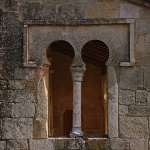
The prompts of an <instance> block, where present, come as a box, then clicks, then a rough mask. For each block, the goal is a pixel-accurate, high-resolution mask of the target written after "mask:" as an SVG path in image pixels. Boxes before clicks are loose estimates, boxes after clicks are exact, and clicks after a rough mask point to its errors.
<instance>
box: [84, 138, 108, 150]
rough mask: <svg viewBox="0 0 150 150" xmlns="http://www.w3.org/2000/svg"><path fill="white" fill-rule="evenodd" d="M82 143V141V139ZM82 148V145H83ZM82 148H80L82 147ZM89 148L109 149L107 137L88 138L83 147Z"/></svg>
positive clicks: (95, 149) (92, 149)
mask: <svg viewBox="0 0 150 150" xmlns="http://www.w3.org/2000/svg"><path fill="white" fill-rule="evenodd" d="M82 143H83V145H84V141H82ZM83 148H84V147H83ZM83 148H82V149H83ZM86 148H88V149H91V150H99V149H106V150H108V149H109V142H108V140H107V139H92V138H91V139H88V140H87V143H86V144H85V149H86Z"/></svg>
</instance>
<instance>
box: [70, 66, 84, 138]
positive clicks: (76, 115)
mask: <svg viewBox="0 0 150 150" xmlns="http://www.w3.org/2000/svg"><path fill="white" fill-rule="evenodd" d="M70 70H71V73H72V77H73V127H72V131H71V133H70V137H82V136H83V132H82V128H81V82H82V78H83V73H84V71H85V70H86V69H85V66H81V67H77V66H71V68H70Z"/></svg>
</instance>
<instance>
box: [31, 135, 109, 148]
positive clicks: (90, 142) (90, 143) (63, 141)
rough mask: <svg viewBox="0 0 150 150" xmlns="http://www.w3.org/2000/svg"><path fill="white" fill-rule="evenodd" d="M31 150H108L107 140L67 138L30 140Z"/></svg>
mask: <svg viewBox="0 0 150 150" xmlns="http://www.w3.org/2000/svg"><path fill="white" fill-rule="evenodd" d="M29 143H30V149H31V150H35V149H36V150H48V149H51V150H55V149H57V150H67V149H69V150H109V145H110V144H109V139H108V138H95V137H93V138H67V137H57V138H53V137H52V138H48V139H39V140H36V139H31V140H30V142H29Z"/></svg>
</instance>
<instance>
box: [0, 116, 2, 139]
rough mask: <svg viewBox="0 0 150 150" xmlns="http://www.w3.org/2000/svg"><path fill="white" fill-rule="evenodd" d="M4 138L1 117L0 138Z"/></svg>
mask: <svg viewBox="0 0 150 150" xmlns="http://www.w3.org/2000/svg"><path fill="white" fill-rule="evenodd" d="M1 138H2V119H0V139H1Z"/></svg>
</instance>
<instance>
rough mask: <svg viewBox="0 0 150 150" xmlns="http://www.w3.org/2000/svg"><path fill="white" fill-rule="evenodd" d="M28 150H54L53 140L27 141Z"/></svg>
mask: <svg viewBox="0 0 150 150" xmlns="http://www.w3.org/2000/svg"><path fill="white" fill-rule="evenodd" d="M29 146H30V150H48V149H49V150H54V139H40V140H34V139H31V140H29Z"/></svg>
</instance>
